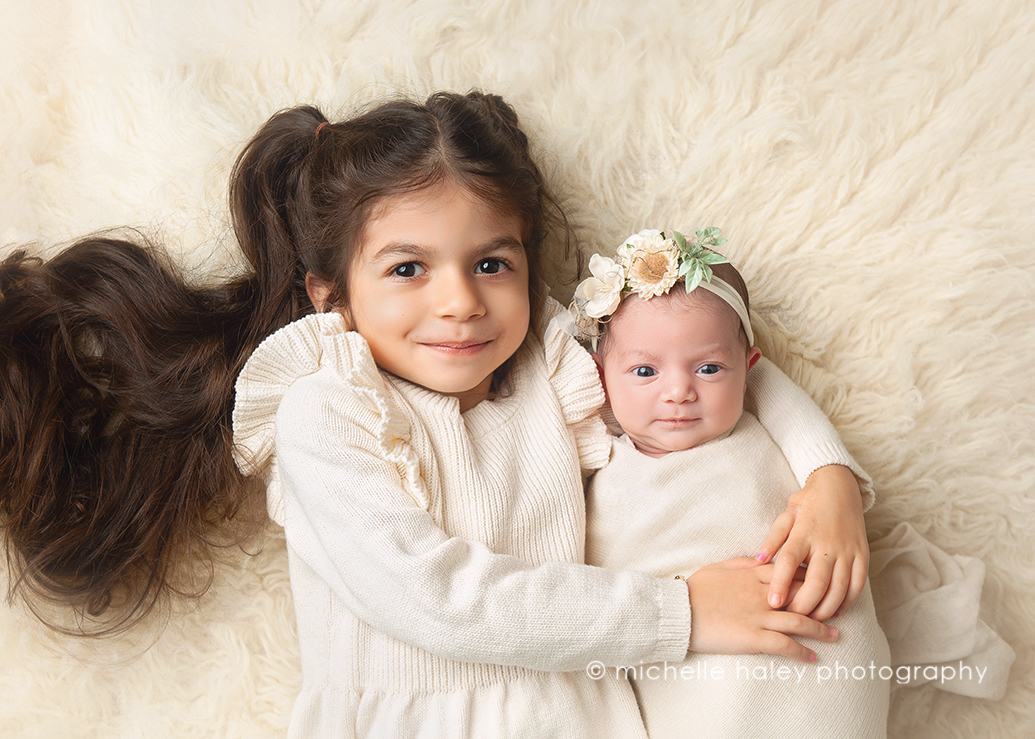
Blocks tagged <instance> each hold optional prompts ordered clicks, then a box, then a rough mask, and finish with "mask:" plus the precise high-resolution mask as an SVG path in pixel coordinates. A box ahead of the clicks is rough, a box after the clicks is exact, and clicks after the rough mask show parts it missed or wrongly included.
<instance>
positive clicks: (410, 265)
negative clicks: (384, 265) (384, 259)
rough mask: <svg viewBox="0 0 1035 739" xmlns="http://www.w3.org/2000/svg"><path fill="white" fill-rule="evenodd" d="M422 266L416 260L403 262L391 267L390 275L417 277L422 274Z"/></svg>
mask: <svg viewBox="0 0 1035 739" xmlns="http://www.w3.org/2000/svg"><path fill="white" fill-rule="evenodd" d="M424 271H425V270H424V267H422V266H421V265H420V264H418V263H417V262H405V263H404V264H397V265H395V266H394V267H392V272H391V275H392V277H405V278H410V277H419V276H420V275H422V274H424Z"/></svg>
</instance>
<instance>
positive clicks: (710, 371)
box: [697, 364, 722, 375]
mask: <svg viewBox="0 0 1035 739" xmlns="http://www.w3.org/2000/svg"><path fill="white" fill-rule="evenodd" d="M721 369H722V367H720V366H719V365H717V364H706V365H703V366H702V367H701V368H700V369H699V370H697V371H698V372H699V373H700V374H702V375H714V374H716V373H717V372H719V371H720V370H721Z"/></svg>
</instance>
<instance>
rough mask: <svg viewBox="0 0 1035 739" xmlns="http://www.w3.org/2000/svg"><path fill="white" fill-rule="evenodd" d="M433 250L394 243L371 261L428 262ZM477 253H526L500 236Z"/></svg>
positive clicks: (519, 243)
mask: <svg viewBox="0 0 1035 739" xmlns="http://www.w3.org/2000/svg"><path fill="white" fill-rule="evenodd" d="M432 251H433V250H432V249H429V248H427V247H426V246H421V245H420V244H413V243H410V242H409V241H393V242H391V243H388V244H385V245H384V246H382V247H381V248H380V249H378V250H377V251H376V252H374V255H373V257H371V259H370V261H372V262H379V261H382V260H384V261H388V260H394V259H399V258H406V259H412V260H414V261H426V260H427V259H428V257H430V256H431V254H432ZM475 251H477V252H478V253H480V254H486V253H488V252H495V251H511V252H517V253H521V254H523V253H524V251H525V247H524V245H523V244H522V243H521V242H520V241H518V240H517V239H515V238H514V237H513V236H498V237H497V238H495V239H491V240H489V241H487V242H486V243H484V244H482V245H481V246H480V247H478V248H477V249H476V250H475Z"/></svg>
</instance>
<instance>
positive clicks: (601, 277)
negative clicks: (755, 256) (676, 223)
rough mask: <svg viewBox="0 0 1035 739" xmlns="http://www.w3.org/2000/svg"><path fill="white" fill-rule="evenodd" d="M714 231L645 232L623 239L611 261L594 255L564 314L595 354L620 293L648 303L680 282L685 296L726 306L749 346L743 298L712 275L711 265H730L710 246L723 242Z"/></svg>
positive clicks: (750, 335)
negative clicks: (702, 296)
mask: <svg viewBox="0 0 1035 739" xmlns="http://www.w3.org/2000/svg"><path fill="white" fill-rule="evenodd" d="M719 232H720V231H719V229H718V228H702V229H701V230H699V231H697V232H696V233H695V236H696V238H694V239H687V238H686V237H685V236H683V234H681V233H679V232H678V231H671V232H670V235H669V236H666V235H665V233H664V232H662V231H655V230H645V231H640V232H639V233H638V234H634V235H632V236H630V237H629V238H628V239H626V240H625V243H623V244H622V245H621V246H619V247H618V253H617V255H616V257H615V258H614V259H611V258H610V257H604V256H601V255H600V254H594V255H593V256H592V257H590V260H589V271H590V273H591V274H592V275H593V276H592V277H588V278H586V279H585V280H583V281H582V282H580V283H579V286H578V287H576V288H575V295H574V297H573V299H572V303H571V308H570V311H569V312H570V313H571V316H572V319H573V320H574V321H575V325H576V326H577V327H578V330H579V333H580V334H581V335H582V336H583V337H586V338H588V339H590V340H591V342H592V344H593V348H594V350H595V349H596V345H597V338H598V337H599V336H600V322H601V320H602V319H603V320H606V319H607V318H608V317H609V316H611V315H612V314H613V313H614V312H615V311H616V310H618V306H619V305H620V304H621V302H622V295H623V294H624V293H626V292H631V293H636V294H637V295H639V296H640V297H641V298H643V299H644V300H650V299H651V298H653V297H655V296H657V295H664V294H665V293H667V292H668V291H669V290H670V289H671V288H672V286H673V285H674V284H676V282H678V281H680V280H682V281H683V282H684V283H685V284H686V291H687V292H688V293H689V292H693V291H694V290H696V289H697V288H699V287H700V288H704V289H705V290H707V291H708V292H710V293H713V294H715V295H717V296H719V297H720V298H721V299H722V300H723V301H725V302H726V303H728V304H729V305H730V307H732V308H733V310H735V311H736V312H737V315H738V316H739V317H740V323H741V325H742V326H743V327H744V333H745V334H747V340H748V346H754V344H755V336H754V333H753V332H752V331H751V318H750V316H749V315H748V310H747V306H746V305H744V299H743V298H741V297H740V293H738V292H737V291H736V289H734V288H733V287H732V286H731V285H730V284H729V283H728V282H726V281H725V280H723V279H721V278H719V277H716V276H715V275H714V274H713V273H712V269H711V265H713V264H726V263H728V262H729V260H728V259H726V258H725V257H724V256H722V255H721V254H719V253H717V252H715V251H713V250H712V249H711V248H710V247H717V246H722V245H723V244H725V243H726V239H723V238H720V237H719Z"/></svg>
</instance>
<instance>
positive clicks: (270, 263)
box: [230, 106, 331, 340]
mask: <svg viewBox="0 0 1035 739" xmlns="http://www.w3.org/2000/svg"><path fill="white" fill-rule="evenodd" d="M326 122H327V121H326V119H325V118H324V117H323V115H322V114H321V113H320V111H319V110H317V109H316V108H313V107H308V106H303V107H299V108H292V109H290V110H286V111H282V112H280V113H277V114H276V115H274V116H273V117H272V118H271V119H270V120H269V121H268V122H267V123H266V124H265V125H264V126H263V127H262V129H260V131H259V132H258V134H256V136H255V137H254V138H253V139H252V140H251V141H250V142H249V143H248V146H247V147H245V149H244V151H243V152H242V153H241V155H240V156H239V157H238V159H237V163H236V164H235V165H234V169H233V173H232V174H231V176H230V215H231V218H232V220H233V225H234V232H235V233H236V235H237V240H238V243H240V245H241V249H242V251H243V252H244V255H245V257H246V258H247V259H248V261H249V263H250V264H251V266H252V269H253V270H254V278H253V283H254V285H255V291H256V292H255V313H256V320H255V324H256V326H262V327H264V329H263V330H266V329H267V328H268V327H279V326H283V325H286V324H287V323H289V322H290V321H292V320H294V319H296V318H298V317H300V316H302V315H304V314H305V313H308V312H312V306H311V304H310V303H309V298H308V296H307V294H306V287H305V277H306V273H307V272H308V271H312V270H313V269H314V265H313V264H312V258H311V257H310V254H309V248H307V247H310V245H311V244H312V241H313V238H312V236H313V230H314V228H315V226H314V221H315V216H314V207H313V202H312V198H313V193H312V174H313V160H314V156H315V150H316V148H317V147H318V145H319V144H320V143H326V142H327V139H328V138H329V137H330V135H331V131H330V130H328V128H329V126H327V125H322V124H324V123H326ZM321 127H322V129H323V130H322V131H320V133H319V135H318V129H319V128H321ZM266 332H267V333H269V331H268V330H267V331H266ZM263 336H265V334H263ZM263 336H258V337H256V338H258V339H260V340H261V339H262V338H263Z"/></svg>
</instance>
